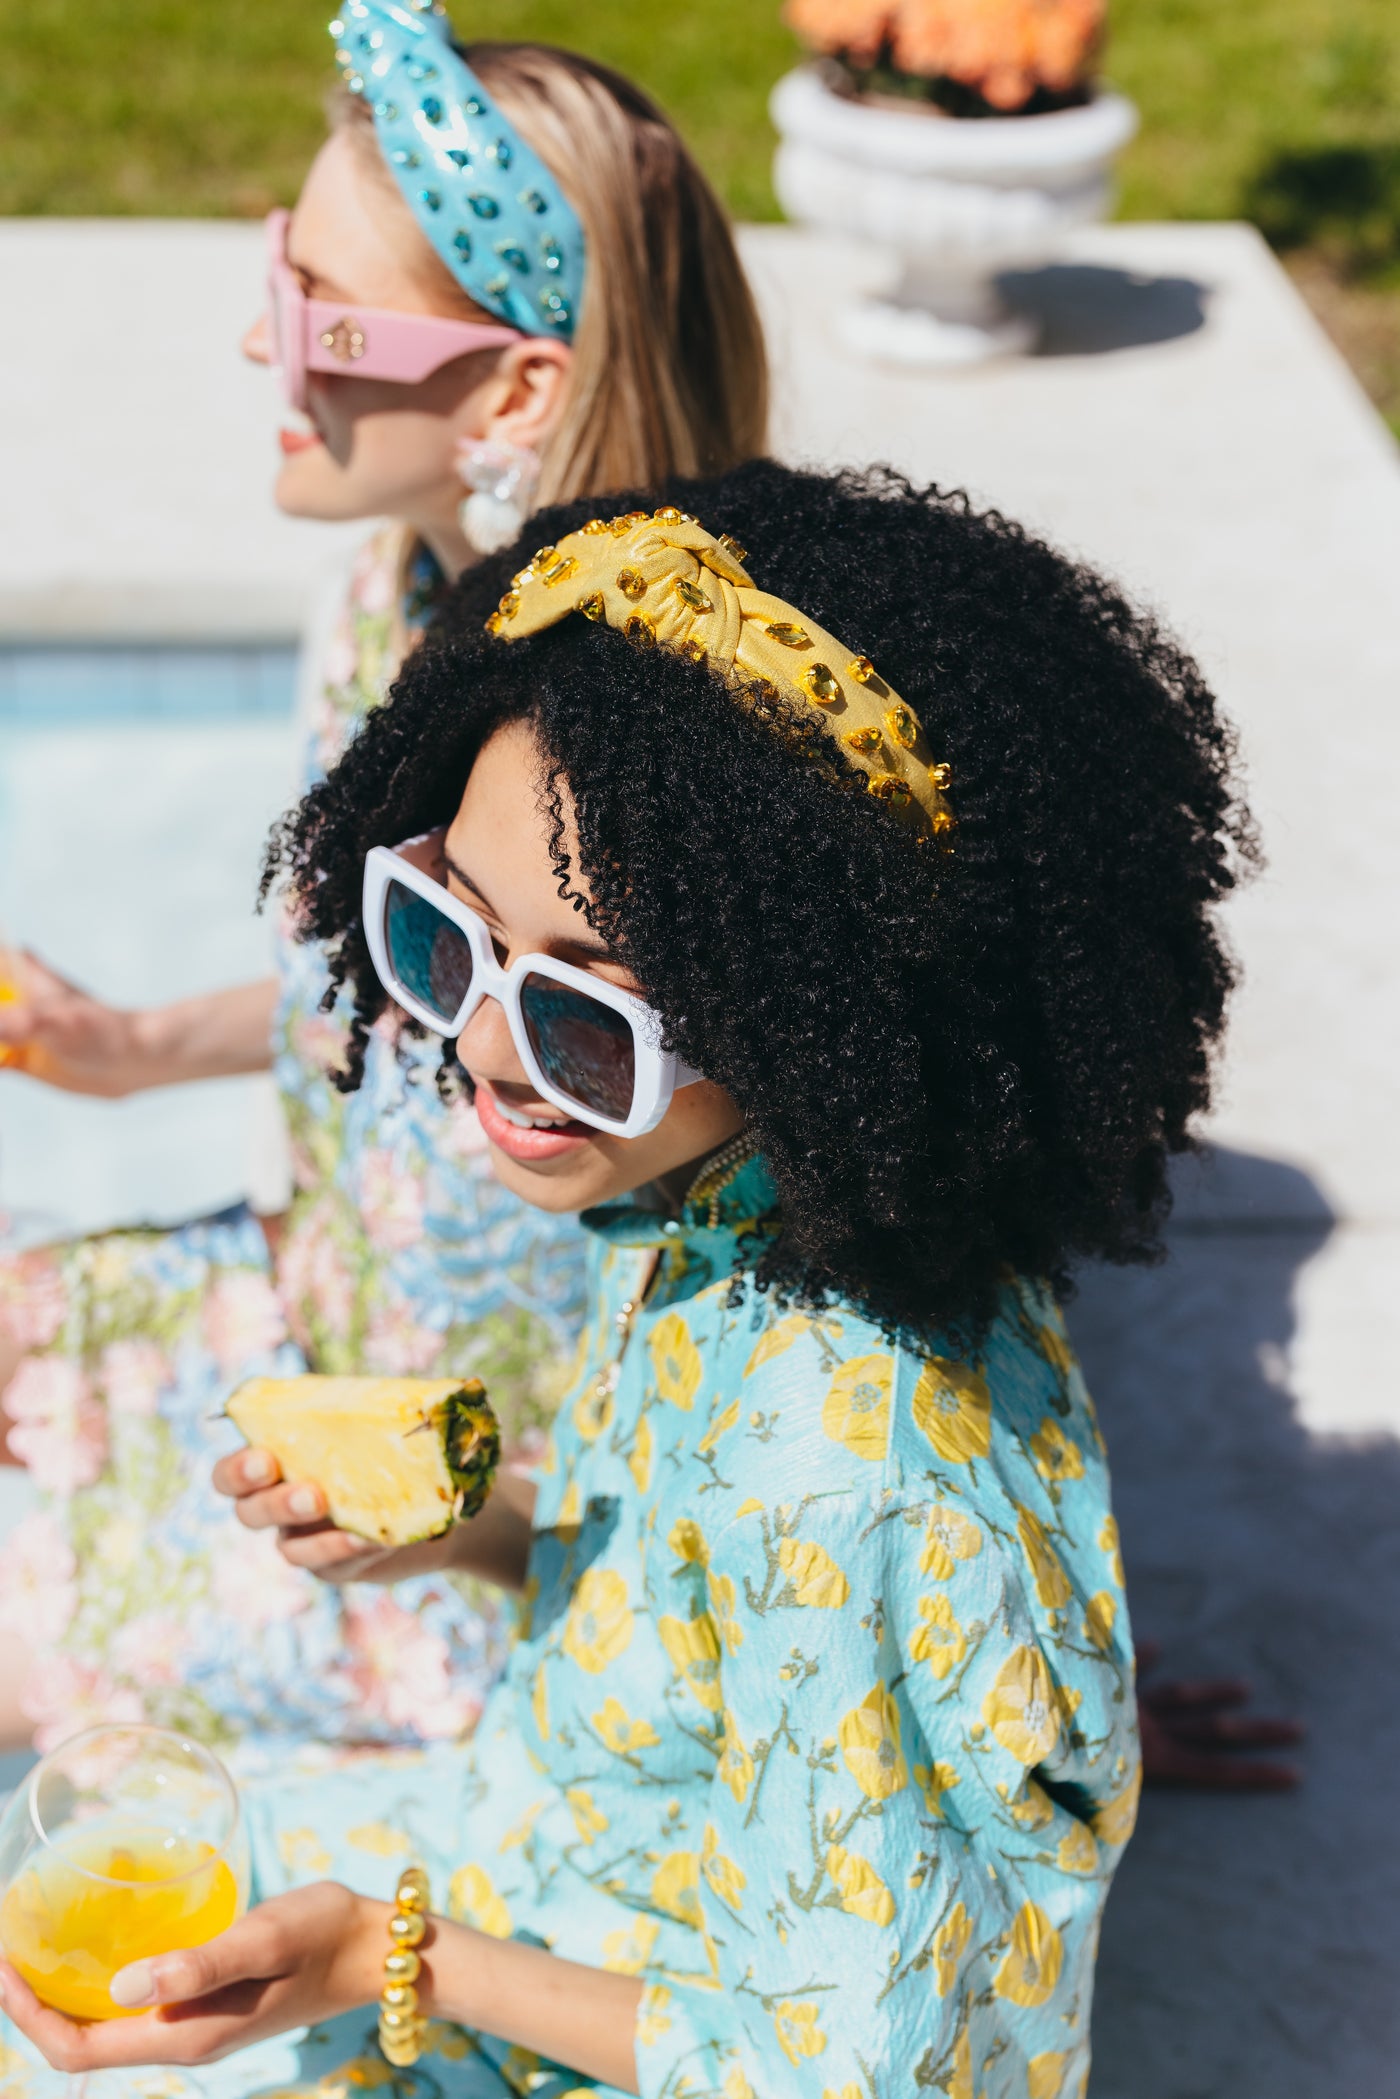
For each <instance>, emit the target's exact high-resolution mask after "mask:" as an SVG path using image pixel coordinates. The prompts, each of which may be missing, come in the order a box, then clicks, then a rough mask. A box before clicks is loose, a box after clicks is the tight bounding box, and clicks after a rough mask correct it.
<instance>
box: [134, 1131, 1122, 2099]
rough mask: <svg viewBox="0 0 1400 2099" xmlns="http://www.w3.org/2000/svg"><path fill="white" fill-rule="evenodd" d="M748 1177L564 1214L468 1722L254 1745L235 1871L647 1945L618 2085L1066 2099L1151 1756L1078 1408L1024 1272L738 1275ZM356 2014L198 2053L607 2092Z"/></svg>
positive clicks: (462, 2096) (651, 2092)
mask: <svg viewBox="0 0 1400 2099" xmlns="http://www.w3.org/2000/svg"><path fill="white" fill-rule="evenodd" d="M772 1201H773V1187H772V1183H771V1180H770V1179H769V1177H768V1174H767V1172H766V1169H765V1168H764V1166H763V1165H762V1163H761V1162H760V1161H757V1160H754V1161H750V1162H749V1163H748V1164H747V1165H745V1166H744V1167H743V1168H742V1169H741V1170H740V1171H739V1172H738V1173H737V1175H736V1176H735V1177H734V1178H733V1180H732V1181H731V1183H730V1185H729V1186H728V1187H727V1188H725V1189H723V1190H722V1191H721V1192H719V1193H718V1194H711V1195H709V1196H708V1198H707V1199H705V1200H701V1201H699V1202H692V1203H691V1204H689V1205H688V1206H687V1208H686V1209H685V1211H684V1213H683V1215H682V1217H681V1218H680V1219H679V1220H671V1221H663V1220H662V1219H661V1218H660V1217H658V1216H656V1215H654V1214H651V1213H648V1212H646V1211H643V1210H640V1209H636V1208H632V1207H622V1208H617V1209H611V1210H607V1211H601V1212H595V1213H593V1214H592V1215H591V1216H590V1217H589V1218H588V1219H587V1220H586V1221H587V1223H588V1224H589V1225H590V1227H591V1228H592V1230H593V1232H594V1234H595V1237H596V1241H597V1250H598V1292H597V1299H596V1303H595V1307H594V1311H593V1315H592V1318H591V1320H590V1322H589V1325H588V1327H587V1330H586V1335H585V1339H584V1343H583V1348H582V1355H581V1362H580V1368H579V1374H578V1378H577V1382H576V1384H575V1386H574V1388H573V1391H572V1394H571V1397H570V1399H569V1400H568V1401H566V1403H565V1405H564V1407H563V1408H562V1410H561V1412H560V1414H559V1417H558V1419H557V1422H556V1424H555V1429H554V1433H553V1436H552V1439H551V1442H550V1446H549V1450H548V1454H547V1458H546V1461H545V1467H544V1471H543V1475H542V1479H541V1487H540V1497H539V1503H538V1508H537V1514H536V1535H535V1539H534V1545H533V1551H532V1555H531V1560H530V1569H529V1581H528V1586H527V1590H526V1595H525V1600H524V1606H523V1612H522V1618H521V1623H520V1628H519V1636H518V1640H517V1644H516V1646H515V1648H514V1651H513V1655H512V1658H511V1661H510V1664H509V1668H508V1671H507V1674H506V1676H505V1678H504V1680H503V1681H502V1682H501V1683H500V1684H499V1685H498V1687H497V1688H496V1690H495V1691H494V1692H493V1694H492V1697H491V1700H490V1703H489V1705H488V1707H487V1710H486V1713H485V1714H484V1716H483V1719H482V1722H481V1725H480V1727H479V1728H478V1730H477V1733H476V1735H475V1737H474V1739H473V1741H472V1742H471V1743H470V1744H468V1745H465V1746H462V1747H457V1746H453V1747H451V1748H449V1747H446V1746H440V1747H437V1748H435V1749H430V1750H426V1751H424V1752H423V1753H422V1755H421V1756H420V1757H419V1758H417V1759H415V1760H413V1761H412V1762H407V1761H405V1760H402V1759H401V1760H398V1761H395V1762H392V1763H390V1762H385V1761H379V1762H376V1761H375V1760H374V1759H372V1758H371V1759H368V1760H361V1761H359V1762H357V1763H356V1764H355V1765H354V1766H353V1767H352V1768H350V1769H344V1768H342V1769H340V1770H336V1769H328V1770H326V1771H325V1772H323V1773H321V1774H319V1775H317V1776H316V1777H315V1778H314V1779H309V1778H299V1779H295V1780H293V1781H291V1782H286V1781H280V1780H278V1779H277V1778H276V1777H269V1778H268V1779H266V1780H257V1781H254V1782H253V1783H252V1784H251V1785H250V1786H249V1787H248V1788H247V1789H246V1791H245V1799H246V1801H247V1803H248V1808H249V1814H250V1824H251V1828H252V1833H253V1840H254V1855H255V1877H256V1880H257V1883H258V1888H259V1892H260V1893H261V1894H262V1895H268V1894H272V1893H275V1892H277V1891H279V1890H281V1889H284V1888H286V1887H289V1886H292V1885H295V1884H297V1883H299V1882H302V1881H306V1880H310V1879H314V1878H318V1877H319V1876H321V1875H322V1874H332V1875H335V1876H337V1877H338V1878H340V1879H342V1880H344V1881H346V1882H348V1883H350V1884H351V1885H353V1886H356V1887H359V1888H361V1889H363V1890H365V1891H366V1892H370V1893H378V1894H383V1893H387V1892H388V1891H389V1890H390V1888H391V1886H392V1883H393V1879H394V1877H395V1876H396V1874H397V1873H398V1872H399V1871H400V1870H401V1868H402V1867H403V1866H404V1865H405V1864H406V1863H408V1862H409V1861H410V1860H414V1859H416V1860H418V1861H421V1862H422V1863H424V1864H426V1865H427V1866H428V1867H429V1869H430V1872H431V1875H432V1880H433V1893H434V1901H435V1905H436V1906H437V1907H438V1908H439V1909H440V1910H447V1911H450V1913H451V1914H453V1915H454V1916H456V1917H458V1918H459V1919H463V1920H465V1921H467V1922H470V1923H472V1924H474V1925H476V1926H478V1927H479V1928H480V1929H482V1930H484V1931H487V1932H491V1933H494V1934H496V1935H499V1936H502V1937H504V1936H508V1935H511V1934H514V1935H515V1936H517V1937H520V1938H523V1939H528V1940H530V1941H532V1942H534V1943H543V1944H544V1945H547V1946H550V1947H553V1948H554V1949H555V1950H556V1951H558V1952H559V1953H560V1954H563V1955H566V1956H568V1957H570V1958H572V1959H575V1960H580V1961H584V1962H588V1963H590V1964H593V1965H595V1966H601V1967H604V1968H608V1969H612V1970H615V1971H618V1972H621V1973H623V1974H628V1975H636V1976H639V1977H641V1978H642V1979H643V1980H644V1982H645V1984H646V1989H645V1994H644V1997H643V2000H642V2008H641V2015H640V2022H639V2026H638V2030H637V2043H638V2047H637V2060H638V2069H639V2075H640V2087H641V2091H642V2093H643V2094H644V2095H645V2099H682V2095H684V2099H798V2095H801V2099H817V2095H819V2094H820V2095H821V2099H907V2095H908V2094H910V2093H914V2092H918V2091H928V2092H933V2093H941V2094H944V2095H946V2099H1061V2095H1063V2099H1081V2095H1082V2094H1083V2092H1084V2089H1085V2083H1086V2079H1087V2075H1088V2066H1089V2017H1090V2004H1091V1996H1092V1987H1093V1971H1094V1958H1095V1947H1096V1941H1097V1935H1098V1929H1099V1924H1100V1920H1101V1918H1102V1915H1103V1907H1104V1900H1105V1897H1106V1895H1107V1892H1108V1886H1109V1881H1110V1878H1111V1876H1112V1873H1113V1869H1114V1866H1115V1864H1116V1862H1117V1860H1118V1857H1119V1854H1120V1852H1121V1849H1122V1846H1123V1845H1124V1843H1125V1842H1126V1841H1127V1838H1128V1836H1129V1834H1130V1832H1131V1829H1132V1825H1133V1817H1134V1813H1135V1809H1136V1802H1137V1793H1138V1783H1139V1765H1138V1745H1137V1736H1136V1713H1135V1707H1134V1700H1133V1680H1132V1660H1131V1655H1132V1649H1131V1642H1130V1636H1129V1630H1128V1624H1127V1614H1126V1610H1125V1607H1124V1599H1123V1586H1122V1567H1121V1564H1120V1561H1119V1553H1118V1534H1117V1530H1116V1527H1115V1523H1114V1519H1113V1516H1112V1514H1111V1512H1110V1506H1109V1495H1108V1480H1107V1473H1106V1467H1105V1462H1104V1455H1103V1448H1102V1444H1101V1442H1100V1438H1099V1433H1098V1429H1097V1427H1096V1425H1095V1420H1094V1414H1093V1410H1092V1407H1091V1405H1090V1402H1089V1399H1088V1397H1087V1395H1086V1393H1085V1391H1084V1387H1083V1383H1082V1380H1081V1378H1080V1375H1079V1372H1078V1369H1077V1367H1076V1365H1075V1362H1074V1359H1073V1356H1072V1354H1071V1352H1070V1349H1069V1345H1068V1343H1067V1341H1066V1339H1065V1333H1064V1328H1063V1326H1062V1324H1061V1322H1060V1318H1059V1314H1058V1312H1057V1310H1056V1308H1055V1306H1054V1304H1053V1302H1052V1300H1051V1299H1050V1297H1049V1296H1048V1294H1047V1293H1046V1292H1044V1291H1043V1290H1040V1289H1038V1288H1036V1287H1033V1286H1032V1285H1030V1284H1028V1283H1025V1282H1018V1283H1015V1284H1012V1285H1009V1286H1008V1288H1007V1290H1006V1293H1005V1296H1004V1299H1003V1303H1002V1307H1001V1311H1000V1314H999V1316H998V1318H997V1320H996V1322H995V1324H994V1326H993V1328H992V1330H991V1331H990V1333H989V1334H988V1336H987V1337H986V1339H985V1341H984V1343H983V1344H982V1347H981V1349H980V1350H979V1351H978V1353H977V1355H976V1356H975V1357H974V1358H971V1359H968V1358H966V1357H964V1356H962V1355H960V1354H958V1353H957V1352H956V1351H955V1350H954V1348H953V1346H952V1344H951V1343H947V1344H944V1347H945V1348H946V1352H942V1351H941V1350H940V1349H939V1348H937V1347H935V1348H934V1349H933V1350H932V1351H931V1352H928V1353H925V1352H924V1351H922V1350H919V1349H913V1348H910V1347H907V1346H896V1345H892V1344H891V1343H890V1341H889V1340H888V1339H887V1338H886V1337H885V1336H884V1335H882V1333H881V1332H880V1331H879V1330H878V1329H877V1328H876V1327H874V1326H872V1325H871V1324H870V1323H869V1322H868V1321H867V1320H865V1319H864V1318H862V1317H860V1316H859V1315H857V1314H856V1313H855V1312H853V1311H852V1310H851V1309H850V1308H849V1307H838V1308H835V1309H833V1310H830V1311H828V1312H826V1313H824V1314H822V1315H821V1316H810V1315H808V1314H805V1313H800V1312H794V1311H790V1310H789V1311H783V1310H781V1309H779V1308H777V1307H775V1306H774V1304H773V1303H772V1301H771V1299H770V1298H769V1297H768V1296H766V1295H764V1294H761V1293H759V1292H758V1291H757V1290H755V1289H754V1288H753V1287H752V1285H751V1284H750V1283H747V1282H745V1283H743V1284H742V1285H741V1288H740V1291H739V1301H738V1303H737V1305H736V1304H731V1302H730V1278H731V1273H732V1271H733V1268H734V1264H735V1261H736V1256H737V1257H738V1259H739V1260H740V1261H741V1262H742V1260H743V1258H744V1256H745V1252H746V1250H747V1249H750V1248H752V1246H754V1245H755V1244H756V1243H757V1242H758V1239H759V1237H760V1235H761V1234H762V1233H763V1231H764V1230H765V1214H766V1213H768V1212H769V1210H770V1206H771V1204H772ZM638 1301H640V1309H639V1310H637V1311H636V1312H634V1314H633V1315H632V1317H631V1321H630V1334H629V1335H628V1338H627V1339H626V1341H625V1344H624V1343H623V1340H622V1335H623V1333H624V1332H625V1331H626V1330H627V1329H628V1326H629V1319H628V1313H627V1310H626V1307H627V1306H628V1304H629V1303H633V1304H635V1303H637V1302H638ZM619 1349H621V1350H622V1353H621V1359H620V1362H619ZM372 2033H373V2017H372V2014H371V2013H368V2012H365V2013H358V2014H355V2015H353V2016H352V2017H349V2018H347V2019H342V2020H339V2021H337V2022H335V2024H334V2025H332V2026H327V2027H324V2028H319V2029H314V2030H312V2031H310V2032H307V2033H302V2034H300V2035H295V2036H290V2037H287V2038H286V2039H283V2040H279V2041H276V2042H270V2043H266V2044H263V2045H260V2046H259V2047H257V2048H255V2049H252V2050H249V2051H247V2052H246V2053H245V2054H243V2055H240V2056H236V2057H234V2058H231V2059H230V2060H229V2061H227V2062H225V2063H223V2064H220V2065H217V2066H215V2067H214V2068H213V2069H209V2070H201V2071H200V2073H199V2075H200V2080H201V2083H203V2084H204V2085H205V2086H206V2087H207V2090H208V2092H209V2094H210V2099H252V2095H254V2094H259V2095H261V2094H272V2093H278V2094H283V2093H287V2092H298V2093H300V2092H306V2093H313V2094H319V2095H322V2099H329V2095H330V2094H332V2093H343V2092H345V2091H347V2090H351V2089H359V2088H361V2087H366V2088H368V2087H372V2088H373V2089H375V2090H376V2091H383V2092H384V2093H385V2094H386V2095H393V2099H505V2095H507V2094H526V2093H529V2094H532V2095H535V2099H568V2095H574V2099H578V2095H580V2094H583V2093H587V2092H592V2091H594V2090H607V2089H609V2088H606V2087H599V2086H595V2085H594V2084H593V2082H592V2081H591V2080H590V2079H588V2078H587V2077H580V2076H579V2075H578V2074H577V2073H575V2072H572V2071H566V2070H561V2069H559V2068H558V2067H557V2066H552V2065H549V2064H542V2063H540V2062H539V2061H537V2060H536V2059H535V2058H534V2057H533V2056H530V2055H528V2054H527V2053H525V2052H523V2051H521V2050H519V2049H507V2048H505V2047H503V2046H502V2045H500V2044H498V2043H496V2042H494V2041H492V2040H490V2039H487V2038H485V2037H481V2036H477V2035H474V2034H469V2033H464V2032H462V2031H460V2030H459V2029H456V2028H447V2027H438V2028H436V2029H434V2031H433V2033H432V2041H433V2048H432V2051H431V2052H430V2053H429V2054H427V2055H425V2056H424V2058H423V2059H422V2060H421V2061H420V2063H419V2064H418V2066H417V2067H416V2068H415V2069H414V2070H412V2071H403V2072H399V2073H393V2072H391V2071H389V2069H388V2068H387V2066H386V2065H385V2064H384V2063H383V2062H382V2059H380V2058H379V2057H378V2054H377V2051H376V2049H375V2048H374V2045H373V2040H372ZM133 2089H134V2088H133Z"/></svg>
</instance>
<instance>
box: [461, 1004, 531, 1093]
mask: <svg viewBox="0 0 1400 2099" xmlns="http://www.w3.org/2000/svg"><path fill="white" fill-rule="evenodd" d="M457 1061H458V1063H459V1064H461V1065H462V1066H463V1067H464V1069H465V1070H467V1071H468V1072H469V1073H470V1074H471V1076H472V1078H473V1079H486V1080H487V1081H489V1082H492V1083H494V1082H496V1081H497V1080H499V1081H500V1083H501V1084H502V1085H506V1086H529V1087H530V1090H531V1091H532V1092H533V1091H534V1087H533V1083H532V1081H531V1079H530V1075H529V1073H528V1072H527V1071H526V1069H525V1066H524V1065H523V1064H522V1063H521V1061H520V1052H519V1050H518V1049H517V1048H516V1046H515V1041H514V1038H513V1037H512V1035H511V1032H510V1023H509V1021H508V1020H507V1019H506V1015H505V1008H504V1007H503V1006H502V1005H501V1002H500V1000H499V999H494V998H489V997H488V998H484V999H483V1000H482V1001H481V1004H480V1005H479V1006H478V1007H477V1009H476V1011H475V1013H473V1015H472V1017H471V1019H470V1020H469V1021H468V1022H467V1024H466V1026H465V1027H464V1028H463V1030H462V1032H461V1034H460V1035H459V1036H458V1037H457Z"/></svg>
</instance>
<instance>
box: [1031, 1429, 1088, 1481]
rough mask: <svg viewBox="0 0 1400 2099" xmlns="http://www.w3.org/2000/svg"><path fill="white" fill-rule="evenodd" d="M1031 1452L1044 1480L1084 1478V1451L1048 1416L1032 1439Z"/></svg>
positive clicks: (1037, 1469) (1036, 1467)
mask: <svg viewBox="0 0 1400 2099" xmlns="http://www.w3.org/2000/svg"><path fill="white" fill-rule="evenodd" d="M1030 1452H1031V1456H1032V1457H1033V1458H1034V1460H1035V1469H1036V1471H1037V1472H1038V1473H1039V1474H1040V1476H1041V1478H1042V1479H1043V1480H1082V1479H1083V1477H1084V1453H1083V1451H1082V1450H1081V1449H1080V1448H1079V1445H1078V1444H1077V1443H1076V1442H1075V1441H1074V1439H1073V1437H1072V1436H1067V1435H1066V1434H1065V1432H1064V1430H1063V1429H1062V1428H1061V1427H1060V1424H1059V1422H1058V1421H1053V1420H1052V1419H1051V1418H1050V1416H1049V1415H1048V1414H1047V1415H1046V1417H1045V1419H1044V1420H1043V1421H1042V1422H1041V1424H1040V1427H1039V1428H1038V1429H1037V1430H1036V1432H1035V1434H1034V1435H1033V1436H1032V1437H1031V1441H1030Z"/></svg>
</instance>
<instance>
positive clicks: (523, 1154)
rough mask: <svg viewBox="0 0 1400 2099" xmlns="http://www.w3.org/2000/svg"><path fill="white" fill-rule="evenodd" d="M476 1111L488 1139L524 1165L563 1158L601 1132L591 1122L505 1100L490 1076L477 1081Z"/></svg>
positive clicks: (507, 1155)
mask: <svg viewBox="0 0 1400 2099" xmlns="http://www.w3.org/2000/svg"><path fill="white" fill-rule="evenodd" d="M476 1112H477V1119H478V1120H479V1122H480V1124H481V1127H482V1131H483V1133H484V1135H485V1137H486V1139H487V1142H488V1143H490V1144H493V1145H495V1147H496V1149H497V1150H498V1151H502V1152H504V1153H505V1155H506V1157H507V1158H508V1159H515V1160H518V1161H519V1162H520V1164H522V1165H536V1164H539V1163H541V1162H543V1161H545V1160H548V1159H558V1158H562V1157H563V1156H564V1154H565V1153H566V1152H572V1151H577V1150H578V1149H579V1147H580V1146H582V1145H585V1144H591V1143H593V1141H594V1140H595V1138H596V1137H597V1135H598V1132H597V1131H596V1130H595V1129H592V1128H591V1127H590V1126H589V1125H588V1124H587V1123H583V1122H576V1121H574V1120H573V1118H572V1117H567V1116H561V1115H559V1113H558V1111H557V1110H552V1109H548V1108H544V1107H541V1110H540V1112H539V1113H538V1114H537V1113H535V1112H534V1111H533V1110H532V1109H527V1108H524V1107H521V1106H520V1105H518V1104H517V1103H516V1102H514V1101H505V1100H502V1098H501V1096H500V1094H498V1093H497V1091H496V1089H495V1087H494V1086H492V1085H491V1083H490V1081H489V1080H487V1079H478V1080H477V1082H476Z"/></svg>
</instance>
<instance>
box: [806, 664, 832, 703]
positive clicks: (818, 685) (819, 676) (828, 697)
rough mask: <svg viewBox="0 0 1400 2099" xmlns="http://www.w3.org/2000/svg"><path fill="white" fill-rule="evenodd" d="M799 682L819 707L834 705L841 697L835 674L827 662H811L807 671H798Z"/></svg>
mask: <svg viewBox="0 0 1400 2099" xmlns="http://www.w3.org/2000/svg"><path fill="white" fill-rule="evenodd" d="M797 682H798V684H799V685H800V686H801V687H802V690H803V691H804V692H805V693H808V694H809V695H810V696H811V698H812V699H814V700H815V701H816V702H817V705H818V706H819V707H831V706H834V705H835V703H836V701H837V700H839V699H840V697H841V687H840V686H839V685H838V684H837V682H836V677H835V674H834V673H833V672H832V671H831V670H830V668H829V667H828V666H827V665H826V664H825V663H809V664H808V666H807V668H806V670H805V671H799V672H798V676H797Z"/></svg>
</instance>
